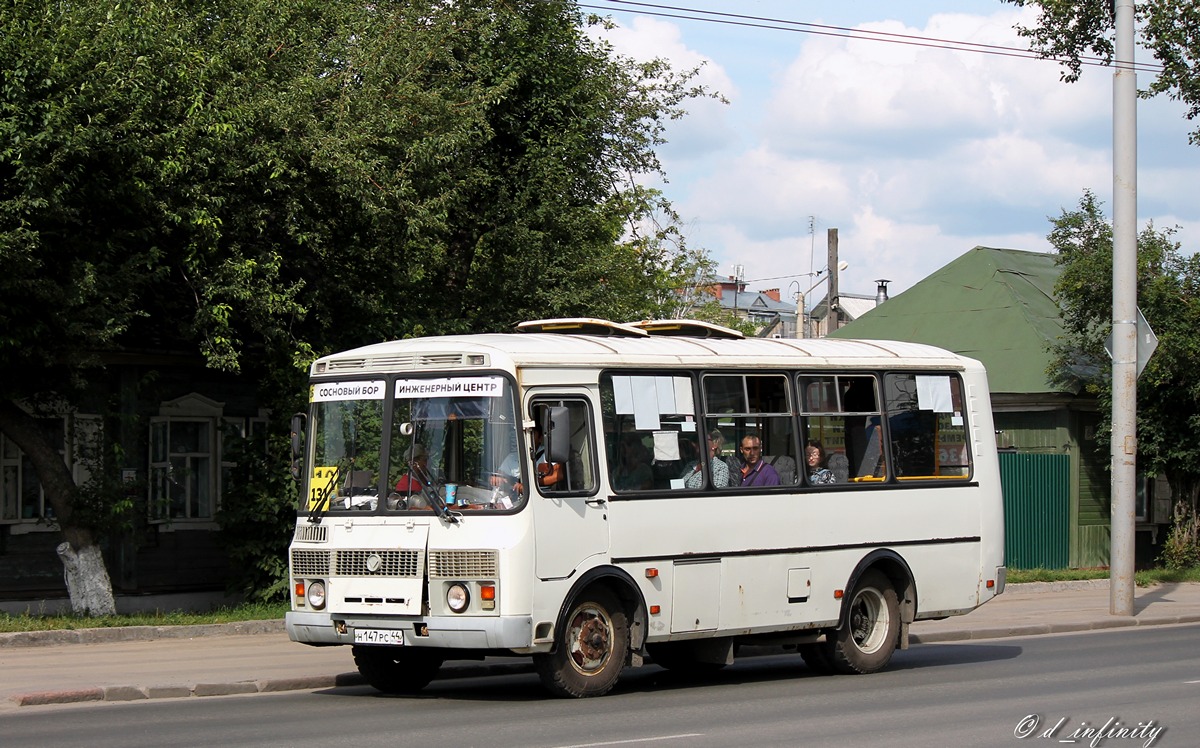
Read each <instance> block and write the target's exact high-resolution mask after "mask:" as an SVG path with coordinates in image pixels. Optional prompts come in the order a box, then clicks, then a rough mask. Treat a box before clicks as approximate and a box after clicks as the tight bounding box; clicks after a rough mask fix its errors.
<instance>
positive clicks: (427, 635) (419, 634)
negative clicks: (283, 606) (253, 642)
mask: <svg viewBox="0 0 1200 748" xmlns="http://www.w3.org/2000/svg"><path fill="white" fill-rule="evenodd" d="M284 622H285V624H286V625H287V632H288V637H289V638H291V640H292V641H294V642H301V643H302V644H314V645H329V644H354V643H355V638H354V632H355V630H356V629H362V630H371V631H400V632H401V633H402V635H403V645H404V646H408V647H432V648H437V649H476V650H478V649H519V650H526V649H528V648H529V646H530V643H531V642H532V641H533V619H532V618H531V617H530V616H488V617H463V616H456V617H450V616H427V617H422V618H387V619H380V618H364V617H363V616H361V615H358V614H354V615H339V614H337V613H328V612H321V613H314V612H310V611H295V610H293V611H290V612H288V614H287V615H286V617H285V618H284Z"/></svg>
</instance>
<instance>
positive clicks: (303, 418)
mask: <svg viewBox="0 0 1200 748" xmlns="http://www.w3.org/2000/svg"><path fill="white" fill-rule="evenodd" d="M307 429H308V416H307V415H306V414H304V413H296V414H295V415H293V416H292V467H291V470H292V478H294V479H295V480H300V476H301V475H302V474H303V471H302V470H301V465H302V464H303V456H304V432H305V431H306V430H307Z"/></svg>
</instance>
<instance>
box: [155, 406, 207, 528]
mask: <svg viewBox="0 0 1200 748" xmlns="http://www.w3.org/2000/svg"><path fill="white" fill-rule="evenodd" d="M213 426H214V422H213V420H212V419H187V418H157V419H154V420H153V421H152V422H151V424H150V491H151V496H150V506H151V507H152V511H153V513H154V517H155V518H156V519H212V516H213V510H214V508H215V505H216V500H217V497H216V491H215V485H216V482H215V480H214V477H215V476H214V473H213V470H214V460H213V453H214V452H215V447H216V444H215V434H214V431H215V429H214V428H213Z"/></svg>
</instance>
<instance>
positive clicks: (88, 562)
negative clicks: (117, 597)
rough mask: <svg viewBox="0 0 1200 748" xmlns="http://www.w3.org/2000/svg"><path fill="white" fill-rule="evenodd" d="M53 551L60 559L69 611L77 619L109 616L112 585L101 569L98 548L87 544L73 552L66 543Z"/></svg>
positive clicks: (112, 610)
mask: <svg viewBox="0 0 1200 748" xmlns="http://www.w3.org/2000/svg"><path fill="white" fill-rule="evenodd" d="M56 550H57V551H58V556H59V558H61V559H62V563H63V569H64V574H63V576H64V577H65V579H66V582H67V592H68V593H69V594H70V596H71V610H73V611H74V612H75V614H76V615H81V616H111V615H113V614H114V613H116V612H117V606H116V604H115V602H114V601H113V593H112V582H111V581H110V580H109V578H108V570H107V569H106V568H105V567H104V557H103V556H102V555H101V554H100V547H99V546H96V545H88V546H84V547H83V548H81V549H79V550H78V551H77V550H75V549H74V548H72V547H71V544H70V543H59V545H58V548H57V549H56Z"/></svg>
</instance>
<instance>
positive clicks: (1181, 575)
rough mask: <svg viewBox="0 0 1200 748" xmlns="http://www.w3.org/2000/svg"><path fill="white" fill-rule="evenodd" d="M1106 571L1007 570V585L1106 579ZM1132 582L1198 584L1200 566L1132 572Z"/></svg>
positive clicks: (1146, 585)
mask: <svg viewBox="0 0 1200 748" xmlns="http://www.w3.org/2000/svg"><path fill="white" fill-rule="evenodd" d="M1108 578H1109V570H1108V569H1009V570H1008V584H1022V583H1025V582H1073V581H1077V580H1081V579H1108ZM1133 582H1134V584H1136V585H1137V586H1139V587H1148V586H1150V585H1152V584H1169V583H1177V582H1200V566H1197V567H1193V568H1191V569H1183V570H1172V569H1146V570H1144V571H1138V572H1134V575H1133Z"/></svg>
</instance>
